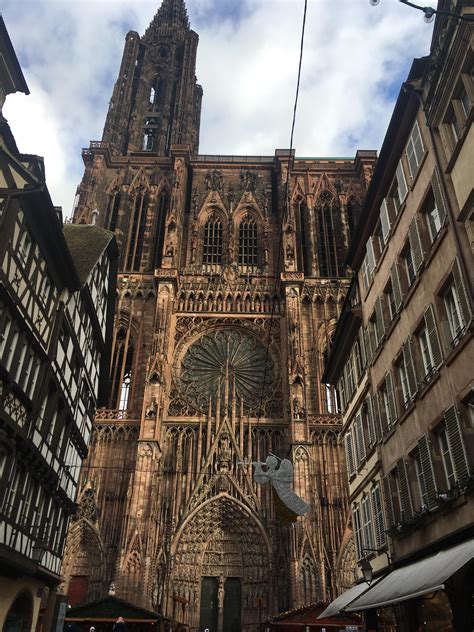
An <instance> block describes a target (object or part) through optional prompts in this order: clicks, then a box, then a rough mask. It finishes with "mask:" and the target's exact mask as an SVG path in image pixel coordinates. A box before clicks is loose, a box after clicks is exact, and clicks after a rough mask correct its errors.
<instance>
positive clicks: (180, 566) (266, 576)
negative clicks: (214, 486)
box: [168, 493, 272, 632]
mask: <svg viewBox="0 0 474 632" xmlns="http://www.w3.org/2000/svg"><path fill="white" fill-rule="evenodd" d="M172 552H173V553H174V558H173V559H174V564H173V571H172V575H171V580H170V587H169V600H168V603H169V610H168V612H170V613H172V612H173V609H175V610H176V604H177V603H179V604H184V605H185V606H186V607H185V608H183V613H184V623H186V624H188V625H190V626H191V628H192V629H199V630H203V629H205V628H209V630H212V631H213V632H224V631H225V630H246V629H250V626H256V625H257V624H258V623H259V619H263V618H265V616H267V614H268V613H269V612H270V608H269V606H270V604H269V599H270V595H271V593H272V590H271V586H270V581H271V573H270V559H271V553H270V542H269V540H268V537H267V535H266V533H265V531H264V528H263V526H262V525H261V523H260V522H259V520H258V519H257V518H256V516H255V515H253V513H252V512H251V511H250V509H249V508H248V507H246V505H244V504H243V503H242V502H241V501H239V500H238V499H236V498H233V497H231V496H229V495H228V494H227V493H220V494H218V495H217V496H215V497H213V498H212V499H210V500H208V501H207V502H205V503H203V504H201V505H200V506H199V507H198V508H197V509H196V510H195V511H194V512H192V513H191V514H190V515H189V517H188V518H187V520H186V522H185V523H184V524H183V526H182V527H181V529H180V530H179V531H178V533H177V535H176V538H175V541H174V543H173V545H172ZM176 614H177V612H176ZM197 626H199V627H197Z"/></svg>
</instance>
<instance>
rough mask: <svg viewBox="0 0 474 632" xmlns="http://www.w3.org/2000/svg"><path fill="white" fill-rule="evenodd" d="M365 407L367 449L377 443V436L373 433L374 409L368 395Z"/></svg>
mask: <svg viewBox="0 0 474 632" xmlns="http://www.w3.org/2000/svg"><path fill="white" fill-rule="evenodd" d="M365 405H366V409H367V434H368V438H369V447H372V446H373V445H374V444H375V442H376V441H377V435H376V433H375V419H374V409H373V403H372V398H371V397H370V395H369V396H368V397H366V398H365Z"/></svg>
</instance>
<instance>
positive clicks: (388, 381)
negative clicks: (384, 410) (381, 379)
mask: <svg viewBox="0 0 474 632" xmlns="http://www.w3.org/2000/svg"><path fill="white" fill-rule="evenodd" d="M385 388H386V390H387V398H388V408H389V410H390V417H391V421H390V425H393V424H394V423H395V420H396V419H397V408H396V406H395V392H394V389H393V376H392V372H391V371H389V372H388V373H387V377H386V378H385ZM387 422H388V419H387Z"/></svg>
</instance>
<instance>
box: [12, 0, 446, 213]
mask: <svg viewBox="0 0 474 632" xmlns="http://www.w3.org/2000/svg"><path fill="white" fill-rule="evenodd" d="M159 4H160V0H54V1H53V0H3V2H2V14H3V18H4V20H5V23H6V25H7V29H8V31H9V33H10V37H11V39H12V42H13V45H14V47H15V50H16V52H17V55H18V58H19V60H20V63H21V65H22V68H23V72H24V75H25V77H26V80H27V83H28V86H29V88H30V92H31V94H30V96H25V95H22V94H17V95H11V96H9V97H8V98H7V102H6V105H5V107H4V115H5V116H6V118H7V119H8V120H9V122H10V125H11V127H12V129H13V133H14V134H15V137H16V139H17V143H18V146H19V148H20V150H21V151H24V152H28V153H36V154H39V155H42V156H44V157H45V162H46V174H47V182H48V185H49V189H50V191H51V194H52V198H53V201H54V203H55V204H57V205H62V206H63V210H64V213H65V215H69V214H70V211H71V208H72V203H73V199H74V193H75V188H76V186H77V184H78V183H79V181H80V179H81V176H82V161H81V148H82V147H86V146H88V144H89V140H100V138H101V136H102V128H103V124H104V121H105V114H106V111H107V106H108V101H109V99H110V96H111V94H112V88H113V84H114V82H115V79H116V76H117V73H118V69H119V65H120V61H121V55H122V50H123V44H124V36H125V34H126V33H127V31H128V30H136V31H138V32H139V33H141V34H142V33H143V32H144V30H145V28H146V26H147V25H148V23H149V22H150V21H151V19H152V17H153V15H154V14H155V12H156V10H157V8H158V6H159ZM303 4H304V2H303V0H187V7H188V13H189V17H190V21H191V26H192V28H193V29H194V30H196V31H197V32H198V33H199V36H200V43H199V49H198V64H197V76H198V80H199V83H200V84H201V85H202V86H203V89H204V98H203V111H202V122H201V141H200V153H206V154H219V153H220V154H262V155H273V154H274V151H275V148H277V147H278V148H284V147H288V146H289V135H290V124H291V113H292V108H293V100H294V90H295V83H296V72H297V64H298V54H299V41H300V29H301V19H302V12H303ZM420 4H423V5H426V4H428V2H427V0H420ZM430 4H431V5H435V4H436V3H435V2H431V3H430ZM431 32H432V25H427V24H425V22H424V21H423V15H422V14H421V13H420V12H418V11H415V10H413V9H410V8H408V7H406V6H404V5H402V4H400V3H399V2H397V1H396V0H381V2H380V4H379V5H378V6H376V7H372V6H370V3H369V0H309V2H308V14H307V24H306V38H305V49H304V57H303V69H302V83H301V90H300V100H299V107H298V114H297V122H296V130H295V142H294V146H295V148H296V155H297V156H353V155H354V153H355V151H356V150H357V149H378V148H379V147H380V145H381V142H382V140H383V136H384V133H385V130H386V127H387V123H388V120H389V118H390V114H391V112H392V109H393V105H394V101H395V99H396V96H397V94H398V90H399V88H400V84H401V83H402V81H403V80H404V79H405V78H406V75H407V72H408V70H409V67H410V64H411V61H412V59H413V57H421V56H423V55H426V54H427V53H428V52H429V45H430V39H431Z"/></svg>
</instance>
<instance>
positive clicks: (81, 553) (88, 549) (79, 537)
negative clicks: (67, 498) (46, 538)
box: [61, 518, 108, 605]
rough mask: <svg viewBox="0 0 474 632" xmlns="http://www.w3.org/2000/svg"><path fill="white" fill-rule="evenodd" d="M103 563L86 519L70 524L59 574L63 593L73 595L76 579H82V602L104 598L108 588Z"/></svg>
mask: <svg viewBox="0 0 474 632" xmlns="http://www.w3.org/2000/svg"><path fill="white" fill-rule="evenodd" d="M105 560H106V557H105V553H104V545H103V542H102V539H101V537H100V535H99V533H98V531H97V529H96V527H95V526H94V525H93V524H92V523H91V522H90V521H89V520H88V519H87V518H81V519H80V520H78V521H77V522H75V523H73V524H72V526H71V528H70V530H69V535H68V539H67V546H66V550H65V552H64V559H63V566H62V573H61V574H62V577H63V583H64V589H65V592H67V593H68V594H69V593H70V592H72V593H73V592H74V591H75V590H76V588H75V583H76V579H77V578H81V579H82V578H84V580H83V582H82V584H83V588H82V590H81V597H84V599H83V600H84V601H92V600H93V599H98V598H100V597H101V596H103V595H105V594H106V592H107V587H108V569H107V565H106V561H105ZM71 603H72V602H71ZM76 603H77V602H76ZM72 605H75V604H72Z"/></svg>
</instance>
